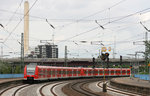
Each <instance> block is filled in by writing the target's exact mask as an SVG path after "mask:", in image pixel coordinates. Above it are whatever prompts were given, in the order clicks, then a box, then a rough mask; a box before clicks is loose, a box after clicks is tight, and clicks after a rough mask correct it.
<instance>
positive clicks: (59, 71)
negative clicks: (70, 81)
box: [56, 69, 61, 78]
mask: <svg viewBox="0 0 150 96" xmlns="http://www.w3.org/2000/svg"><path fill="white" fill-rule="evenodd" d="M56 75H57V78H60V77H61V69H57V74H56Z"/></svg>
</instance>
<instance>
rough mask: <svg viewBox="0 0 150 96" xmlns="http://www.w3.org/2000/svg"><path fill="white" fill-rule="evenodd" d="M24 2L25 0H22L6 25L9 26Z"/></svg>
mask: <svg viewBox="0 0 150 96" xmlns="http://www.w3.org/2000/svg"><path fill="white" fill-rule="evenodd" d="M22 2H23V0H21V2H20V4H19V6H18V7H17V9H16V10H15V12H14V14H13V15H12V16H11V17H10V19H9V21H8V22H7V24H6V25H5V26H7V25H8V24H9V23H10V22H11V21H12V18H13V17H14V15H15V14H16V12H17V11H18V9H19V7H21V4H22Z"/></svg>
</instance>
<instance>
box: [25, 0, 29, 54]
mask: <svg viewBox="0 0 150 96" xmlns="http://www.w3.org/2000/svg"><path fill="white" fill-rule="evenodd" d="M28 49H29V3H28V1H25V3H24V55H26V54H27V52H28Z"/></svg>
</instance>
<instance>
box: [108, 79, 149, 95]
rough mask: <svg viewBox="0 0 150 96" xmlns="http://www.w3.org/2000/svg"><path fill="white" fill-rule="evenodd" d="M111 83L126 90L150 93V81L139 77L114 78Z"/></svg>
mask: <svg viewBox="0 0 150 96" xmlns="http://www.w3.org/2000/svg"><path fill="white" fill-rule="evenodd" d="M110 84H111V85H113V86H115V87H119V88H122V89H125V90H129V91H134V92H137V93H141V94H150V82H149V81H147V80H141V79H139V78H130V77H122V78H113V79H112V80H111V81H110Z"/></svg>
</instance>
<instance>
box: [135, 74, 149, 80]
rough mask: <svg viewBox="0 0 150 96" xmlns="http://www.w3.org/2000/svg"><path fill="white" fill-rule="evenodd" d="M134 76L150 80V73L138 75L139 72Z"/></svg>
mask: <svg viewBox="0 0 150 96" xmlns="http://www.w3.org/2000/svg"><path fill="white" fill-rule="evenodd" d="M134 77H137V78H140V79H143V80H150V77H149V75H148V74H147V75H144V74H141V75H138V74H135V75H134Z"/></svg>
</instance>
